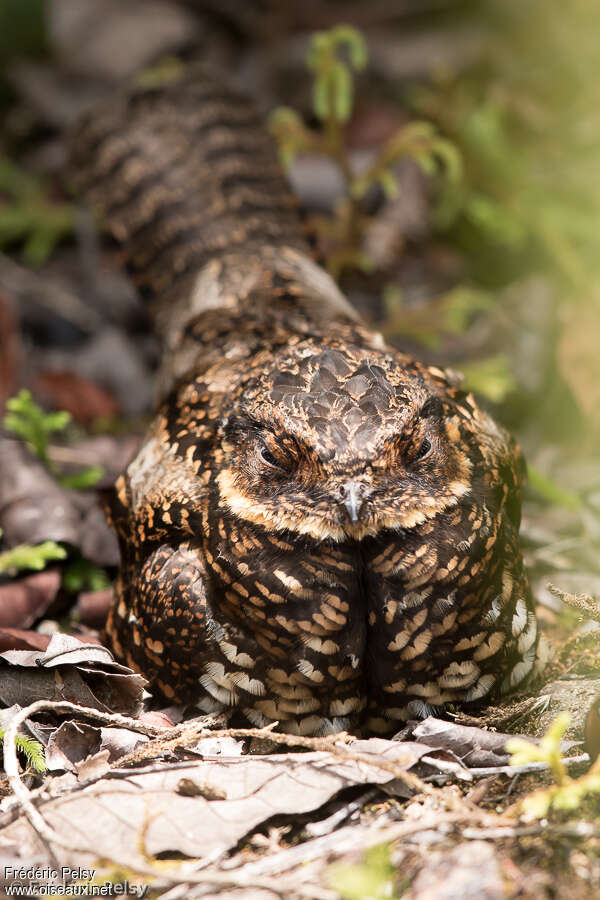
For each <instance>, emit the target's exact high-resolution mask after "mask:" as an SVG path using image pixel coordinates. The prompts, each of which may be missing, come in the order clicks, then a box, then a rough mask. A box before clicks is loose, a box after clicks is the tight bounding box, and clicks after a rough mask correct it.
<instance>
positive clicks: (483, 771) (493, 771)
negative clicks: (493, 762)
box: [468, 753, 590, 778]
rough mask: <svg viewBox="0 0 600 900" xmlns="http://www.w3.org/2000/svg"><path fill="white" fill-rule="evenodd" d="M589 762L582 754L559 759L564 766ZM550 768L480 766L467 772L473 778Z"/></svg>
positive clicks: (537, 765) (541, 765)
mask: <svg viewBox="0 0 600 900" xmlns="http://www.w3.org/2000/svg"><path fill="white" fill-rule="evenodd" d="M589 761H590V757H589V754H587V753H582V754H581V756H566V757H563V758H562V759H561V762H562V764H563V765H565V766H577V765H581V764H582V763H587V762H589ZM549 769H550V766H549V765H548V763H545V762H531V763H525V764H524V765H522V766H488V767H485V766H481V767H480V768H475V769H469V770H468V771H469V772H470V773H471V775H473V777H474V778H478V777H480V776H481V777H485V776H487V775H529V774H531V773H532V772H546V771H549Z"/></svg>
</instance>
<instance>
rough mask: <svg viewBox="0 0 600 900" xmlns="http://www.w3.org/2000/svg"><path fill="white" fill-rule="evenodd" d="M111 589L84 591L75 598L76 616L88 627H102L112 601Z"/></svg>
mask: <svg viewBox="0 0 600 900" xmlns="http://www.w3.org/2000/svg"><path fill="white" fill-rule="evenodd" d="M113 597H114V594H113V590H112V588H107V589H106V590H105V591H84V592H83V593H81V594H80V595H79V597H78V598H77V605H76V607H75V611H76V613H77V618H78V619H79V621H80V622H82V623H83V624H84V625H88V626H89V627H90V628H103V627H104V625H105V623H106V618H107V616H108V612H109V610H110V607H111V605H112V601H113Z"/></svg>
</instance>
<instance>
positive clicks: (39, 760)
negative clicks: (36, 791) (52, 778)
mask: <svg viewBox="0 0 600 900" xmlns="http://www.w3.org/2000/svg"><path fill="white" fill-rule="evenodd" d="M5 734H6V729H5V728H0V741H3V740H4V736H5ZM15 744H16V746H17V750H18V751H19V752H20V753H22V754H23V755H24V756H25V758H26V759H27V765H28V766H29V767H30V768H31V769H33V771H34V772H37V773H38V775H43V773H44V772H45V771H46V768H47V767H46V757H45V756H44V748H43V747H42V745H41V744H40V742H39V741H36V740H35V739H34V738H30V737H25V736H24V735H22V734H18V735H17V736H16V738H15Z"/></svg>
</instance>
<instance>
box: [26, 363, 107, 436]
mask: <svg viewBox="0 0 600 900" xmlns="http://www.w3.org/2000/svg"><path fill="white" fill-rule="evenodd" d="M33 392H34V394H35V397H36V399H37V400H38V402H40V403H41V405H42V406H43V407H44V408H47V409H66V410H67V412H69V413H70V414H71V416H72V417H73V419H74V420H75V421H76V422H80V423H81V424H82V425H89V424H90V423H91V422H93V421H94V420H95V419H112V418H115V417H116V416H118V415H119V412H120V410H119V406H118V404H117V402H116V400H115V399H114V397H112V396H111V395H110V394H109V393H108V391H106V390H104V388H101V387H99V386H98V385H97V384H95V383H94V382H93V381H91V380H90V379H89V378H83V377H82V376H81V375H77V374H76V373H75V372H48V371H46V372H41V373H40V375H38V377H37V379H36V381H35V383H34V385H33Z"/></svg>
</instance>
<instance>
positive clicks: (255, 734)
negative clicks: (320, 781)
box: [116, 723, 458, 802]
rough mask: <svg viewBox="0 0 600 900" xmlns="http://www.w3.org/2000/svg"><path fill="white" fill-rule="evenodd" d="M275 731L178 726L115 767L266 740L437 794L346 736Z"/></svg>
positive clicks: (455, 800) (415, 776)
mask: <svg viewBox="0 0 600 900" xmlns="http://www.w3.org/2000/svg"><path fill="white" fill-rule="evenodd" d="M275 724H276V723H275ZM273 727H275V726H274V724H272V725H267V726H266V727H265V728H224V729H221V730H219V731H209V730H207V729H206V726H204V725H196V724H190V723H187V725H185V724H184V725H180V726H177V728H176V729H174V731H176V732H177V733H174V731H172V732H170V733H169V736H168V737H167V738H166V740H160V741H154V742H151V743H149V744H146V745H144V746H143V747H140V748H138V749H137V750H135V751H134V752H133V753H131V754H129V755H128V756H125V757H122V758H121V759H120V760H119V761H118V762H117V763H116V765H117V766H118V767H119V768H121V767H123V766H127V765H131V763H133V762H138V761H142V760H143V759H148V758H150V757H151V756H152V754H153V753H154V754H156V752H157V751H159V752H164V751H165V750H171V749H175V747H178V746H182V742H183V741H185V743H192V742H195V741H197V740H198V739H199V738H201V737H212V738H220V737H232V738H262V739H265V738H267V739H268V740H270V741H272V742H273V743H274V744H282V745H284V746H286V747H303V748H305V749H308V750H315V751H321V752H326V753H331V754H332V756H336V757H337V758H338V759H341V760H345V761H347V762H354V763H362V764H364V765H367V766H371V767H372V768H376V769H381V770H383V771H385V772H389V773H390V775H393V776H394V778H398V779H399V780H400V781H402V782H403V783H404V784H405V785H406V786H407V787H409V788H410V789H411V790H413V791H415V792H416V793H424V794H432V793H433V794H435V789H434V788H432V787H431V786H430V785H428V784H426V783H425V782H424V781H423V780H422V779H421V778H419V777H418V776H417V775H414V774H413V773H412V772H407V771H406V770H405V769H404V768H403V767H402V766H401V765H400V764H398V763H396V762H393V761H392V760H387V759H383V758H382V757H381V756H376V755H375V754H373V756H371V755H370V754H368V753H356V752H355V751H352V750H351V749H346V748H344V747H340V746H339V742H340V741H344V742H347V741H349V740H350V739H351V738H350V737H349V735H347V734H346V733H345V732H341V733H339V734H333V735H328V736H327V737H321V738H312V737H304V736H302V735H296V734H282V733H280V732H276V731H273V730H272V729H273ZM157 745H158V746H157ZM453 802H458V801H457V798H454V801H453Z"/></svg>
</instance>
